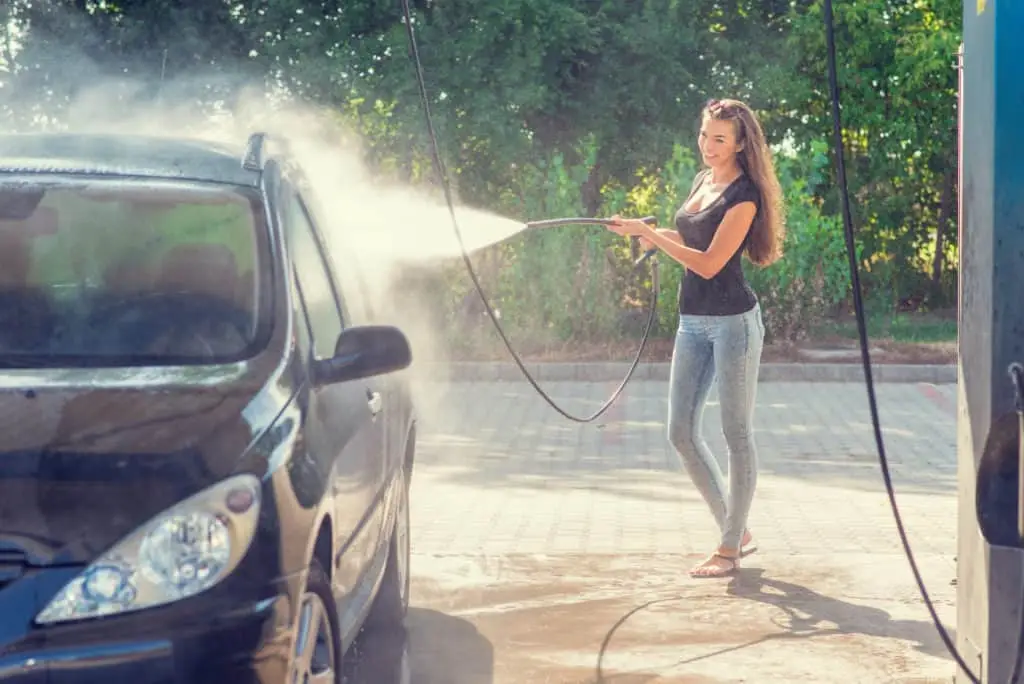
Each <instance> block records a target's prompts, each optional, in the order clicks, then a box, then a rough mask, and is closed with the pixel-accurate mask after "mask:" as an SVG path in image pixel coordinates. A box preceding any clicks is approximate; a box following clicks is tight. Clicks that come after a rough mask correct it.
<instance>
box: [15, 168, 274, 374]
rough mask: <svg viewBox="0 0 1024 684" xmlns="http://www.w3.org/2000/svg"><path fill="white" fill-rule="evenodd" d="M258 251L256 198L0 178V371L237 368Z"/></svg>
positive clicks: (257, 278) (195, 189)
mask: <svg viewBox="0 0 1024 684" xmlns="http://www.w3.org/2000/svg"><path fill="white" fill-rule="evenodd" d="M266 253H267V249H266V229H265V221H264V219H263V213H262V209H261V204H260V201H259V197H258V195H257V194H256V193H255V192H253V193H252V194H251V196H250V195H249V194H246V193H243V192H242V191H240V190H238V189H235V188H225V187H223V186H207V185H199V184H194V183H189V184H186V183H157V182H153V181H145V182H125V181H115V180H110V179H102V180H94V181H89V182H82V181H81V180H80V179H72V180H66V179H65V180H61V181H52V182H51V181H45V182H43V181H39V180H31V179H29V180H25V179H23V178H22V179H0V368H32V367H65V368H67V367H71V368H74V367H118V366H139V365H159V366H166V365H196V364H210V363H224V362H231V361H237V360H240V359H243V358H246V357H248V356H249V355H251V354H252V353H253V352H254V351H255V345H257V344H258V342H259V339H260V336H261V335H260V331H261V329H263V327H264V324H265V323H266V321H265V320H261V318H265V316H263V317H261V315H260V311H261V310H262V311H266V303H265V300H266V293H264V292H263V288H264V287H265V286H266V283H265V282H264V281H265V280H266V279H265V277H262V276H261V274H262V273H263V271H265V270H266V266H265V264H266V257H265V255H266ZM261 302H263V303H262V304H261Z"/></svg>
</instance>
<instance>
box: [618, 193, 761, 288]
mask: <svg viewBox="0 0 1024 684" xmlns="http://www.w3.org/2000/svg"><path fill="white" fill-rule="evenodd" d="M756 213H757V205H755V204H754V203H753V202H740V203H739V204H737V205H735V206H733V207H731V208H730V209H729V211H727V212H725V217H724V218H723V219H722V222H721V223H720V224H718V230H717V231H715V236H714V238H712V239H711V244H710V245H709V246H708V248H707V251H701V250H699V249H693V248H692V247H687V246H686V245H684V244H682V240H676V239H674V237H678V236H674V237H670V236H669V235H668V232H667V231H665V232H662V230H660V229H657V228H652V227H651V226H648V225H647V224H646V223H644V222H643V221H635V220H623V221H621V222H620V223H618V224H616V225H615V226H612V227H611V230H613V231H615V232H616V233H619V234H620V235H637V236H639V237H641V238H643V239H646V240H647V241H648V242H650V243H651V244H653V245H654V246H655V247H658V248H659V249H660V250H662V251H663V252H665V253H666V254H668V255H669V256H670V257H672V258H673V259H675V260H676V261H678V262H679V263H680V264H682V265H683V266H685V267H686V269H687V270H689V271H693V272H694V273H696V274H697V275H699V276H700V277H702V278H704V279H711V278H714V277H715V276H716V275H718V273H719V272H720V271H721V270H722V269H723V268H724V267H725V265H726V264H727V263H728V262H729V259H731V258H732V256H733V255H734V254H735V253H736V250H738V249H739V248H740V246H741V245H742V244H743V240H744V238H746V236H747V233H748V232H750V226H751V224H752V223H753V222H754V215H755V214H756Z"/></svg>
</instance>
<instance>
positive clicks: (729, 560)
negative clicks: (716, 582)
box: [690, 550, 740, 578]
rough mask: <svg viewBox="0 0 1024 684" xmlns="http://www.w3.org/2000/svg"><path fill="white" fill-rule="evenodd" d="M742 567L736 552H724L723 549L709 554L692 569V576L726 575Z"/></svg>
mask: <svg viewBox="0 0 1024 684" xmlns="http://www.w3.org/2000/svg"><path fill="white" fill-rule="evenodd" d="M739 569H740V559H739V557H738V556H736V555H735V553H734V552H733V553H723V552H722V551H721V550H719V551H716V552H715V553H713V554H711V555H710V556H708V558H707V560H705V561H704V562H703V563H701V564H700V565H696V566H694V567H693V568H691V569H690V576H691V577H702V578H703V577H726V576H728V575H732V574H735V573H736V571H737V570H739Z"/></svg>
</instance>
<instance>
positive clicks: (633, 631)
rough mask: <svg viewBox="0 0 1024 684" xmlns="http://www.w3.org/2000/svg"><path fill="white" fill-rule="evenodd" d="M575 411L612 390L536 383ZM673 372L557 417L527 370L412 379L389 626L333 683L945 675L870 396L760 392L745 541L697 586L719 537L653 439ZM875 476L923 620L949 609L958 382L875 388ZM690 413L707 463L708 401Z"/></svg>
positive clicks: (660, 427)
mask: <svg viewBox="0 0 1024 684" xmlns="http://www.w3.org/2000/svg"><path fill="white" fill-rule="evenodd" d="M545 389H546V390H548V391H549V393H550V394H552V396H553V397H554V398H555V399H556V400H558V401H559V402H560V403H564V405H565V408H566V409H567V410H570V411H573V412H575V413H580V414H582V413H590V412H592V411H593V410H594V409H595V408H596V407H597V406H599V405H600V404H601V403H602V401H603V400H604V398H605V397H607V396H608V395H609V394H610V393H611V392H612V391H613V390H614V383H609V384H604V383H602V384H586V383H552V384H550V385H549V386H547V387H545ZM667 389H668V388H667V385H666V384H665V383H662V382H638V383H634V384H632V385H630V386H629V387H628V388H627V391H626V394H625V396H624V397H622V398H621V399H620V400H619V402H618V403H617V404H616V405H615V406H614V407H613V408H612V410H611V411H609V412H608V413H607V414H606V415H605V416H604V417H603V418H602V419H601V420H599V421H598V422H597V423H595V424H591V425H582V426H581V425H576V424H573V423H570V422H568V421H566V420H564V419H563V418H562V417H560V416H559V415H558V414H556V413H555V412H554V411H553V410H551V409H550V408H549V407H548V406H547V405H546V404H545V403H543V400H542V399H540V398H539V397H537V396H536V395H535V394H533V390H532V388H530V387H529V386H528V385H526V384H525V383H455V384H451V385H442V384H437V385H428V386H423V387H422V388H421V389H420V392H421V397H420V404H421V406H422V407H423V408H422V409H421V410H424V411H425V415H424V416H423V425H422V427H421V435H420V438H419V444H420V446H419V450H418V460H417V463H416V471H415V474H414V478H413V488H412V516H413V518H412V525H413V530H412V532H413V559H412V561H413V586H412V602H413V606H412V609H411V611H410V615H409V618H408V620H407V633H406V634H404V635H398V634H368V635H364V637H363V638H361V639H360V641H359V642H358V643H357V647H356V650H357V651H358V652H359V657H358V658H356V659H355V660H354V661H353V662H352V663H351V665H350V672H349V676H348V677H347V679H346V681H348V682H350V684H355V683H357V682H359V683H364V682H365V683H369V682H374V683H375V684H388V683H389V682H396V683H397V682H414V683H417V684H420V683H422V684H490V683H491V682H499V683H503V682H509V683H513V684H519V683H524V684H525V683H538V684H540V683H547V682H551V683H555V682H557V683H563V682H564V683H566V684H574V683H579V684H604V683H608V684H612V683H614V684H640V683H644V684H647V683H654V682H658V683H661V682H680V683H684V682H685V683H688V682H708V683H718V682H822V683H825V682H844V683H847V682H870V683H878V682H903V683H907V684H909V683H912V682H913V683H924V682H949V681H951V679H952V675H953V664H952V660H951V658H950V657H949V656H948V654H947V653H946V652H945V650H944V646H943V645H942V642H941V640H940V638H939V635H938V632H937V631H936V630H935V628H934V626H933V625H932V622H931V619H930V616H929V614H928V612H927V610H926V608H925V606H924V604H923V602H922V601H921V598H920V595H919V594H918V591H917V587H916V585H915V583H914V580H913V577H912V575H911V573H910V570H909V567H908V565H907V562H906V558H905V556H904V555H903V551H902V547H901V545H900V541H899V538H898V536H897V534H896V527H895V524H894V522H893V517H892V512H891V508H890V506H889V502H888V498H887V497H886V494H885V490H884V487H883V482H882V478H881V474H880V471H879V468H878V460H877V455H876V453H875V448H874V440H873V433H872V430H871V425H870V415H869V413H868V408H867V400H866V396H865V392H864V388H863V386H861V385H856V384H832V385H830V384H823V383H814V384H799V383H762V385H761V386H760V388H759V396H758V414H757V419H756V423H757V430H758V446H759V450H760V457H761V467H760V480H759V484H758V491H757V495H756V497H755V501H754V508H753V510H752V513H751V520H750V527H751V530H752V531H753V533H754V535H755V538H756V540H757V542H758V544H759V547H760V550H759V551H758V552H757V553H756V554H754V555H752V556H750V557H748V558H747V559H745V560H744V562H743V568H742V570H741V572H740V573H739V574H738V576H736V577H733V578H727V579H701V580H697V579H691V578H690V577H689V576H688V575H687V574H686V572H685V571H686V569H687V568H689V567H690V566H691V565H693V564H694V563H696V562H698V561H699V560H700V559H701V558H702V557H703V556H704V555H706V554H707V553H708V552H709V551H710V550H711V549H712V548H713V547H714V546H715V544H716V542H717V540H716V538H715V534H714V526H713V523H712V520H711V517H710V515H709V514H708V513H707V510H706V508H705V507H704V504H703V501H702V500H700V498H699V495H698V494H697V493H696V492H695V490H694V489H693V488H692V486H691V485H690V484H689V482H688V479H687V477H686V475H685V473H684V472H683V470H682V467H681V465H680V463H679V462H678V460H677V459H676V457H675V455H674V453H673V452H672V450H671V448H670V447H669V445H668V444H667V442H666V440H665V438H664V416H665V412H666V410H667V402H666V400H665V397H666V394H667ZM877 392H878V398H879V402H880V410H881V416H882V422H883V428H884V433H885V439H886V448H887V454H888V456H889V461H890V469H891V473H892V476H893V481H894V485H895V487H896V495H897V502H898V504H899V507H900V510H901V512H902V514H903V519H904V524H905V526H906V529H907V533H908V535H909V538H910V542H911V545H912V548H913V550H914V553H915V558H916V560H917V562H918V566H919V568H920V569H921V572H922V575H923V577H924V580H925V583H926V585H927V587H928V588H929V591H930V593H931V596H932V599H933V601H934V603H935V605H936V609H937V611H938V614H939V616H940V618H941V619H942V620H943V621H944V622H945V623H946V625H947V628H950V629H951V625H952V624H953V623H954V622H955V606H954V597H955V587H954V586H952V584H951V582H952V579H953V577H954V576H955V561H954V556H955V547H956V519H957V515H956V493H955V487H956V453H955V432H956V415H955V392H956V388H955V386H953V385H949V386H932V385H914V384H907V385H888V384H883V385H879V386H877ZM711 402H712V403H711V405H710V406H709V409H708V411H707V413H706V416H705V424H706V427H705V429H706V433H707V435H708V441H709V444H710V445H711V447H712V449H713V450H714V451H715V452H716V453H717V454H718V455H719V457H720V458H721V457H722V456H724V453H725V451H724V441H723V439H722V437H721V433H720V422H719V417H718V406H717V403H715V395H714V394H713V395H712V397H711Z"/></svg>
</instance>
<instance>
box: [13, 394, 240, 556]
mask: <svg viewBox="0 0 1024 684" xmlns="http://www.w3.org/2000/svg"><path fill="white" fill-rule="evenodd" d="M258 389H259V388H258V387H257V388H253V387H245V386H241V385H237V386H227V387H225V386H217V387H209V386H206V387H175V388H173V389H167V388H160V389H154V388H149V389H145V390H143V389H124V388H117V389H95V388H89V387H83V388H80V389H73V388H72V389H60V390H46V391H39V392H34V391H32V390H27V391H26V390H2V391H0V556H9V555H10V554H16V555H21V556H22V557H23V558H25V560H27V561H28V562H29V563H30V564H32V565H43V566H48V565H76V564H81V563H88V562H89V561H91V560H93V559H95V558H96V556H97V555H98V554H100V553H102V552H103V551H105V550H106V549H108V548H109V547H110V546H111V545H113V544H114V543H115V542H117V541H118V540H119V539H120V538H122V537H123V536H125V535H126V534H128V533H129V532H131V531H132V530H133V529H135V528H136V527H137V526H139V525H140V524H142V523H143V522H145V521H146V520H148V519H149V518H151V517H153V516H154V515H156V514H158V513H159V512H160V511H163V510H165V509H167V508H168V507H170V506H172V505H173V504H175V503H177V502H179V501H181V500H182V499H184V498H187V497H188V496H190V495H191V494H194V493H195V492H197V491H199V490H201V489H203V488H204V487H206V486H209V485H210V484H212V483H213V482H215V481H217V480H220V479H222V478H224V477H225V476H226V475H228V474H230V473H231V472H233V471H234V469H235V468H236V467H237V465H238V462H239V459H240V458H241V456H242V455H243V453H244V451H245V449H246V447H247V446H248V445H249V444H250V443H251V441H252V438H253V429H252V427H251V426H250V424H249V423H248V422H247V421H246V420H245V418H244V416H243V409H245V407H246V406H247V405H249V404H250V403H251V402H252V400H253V398H254V396H255V395H256V393H257V392H258Z"/></svg>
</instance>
